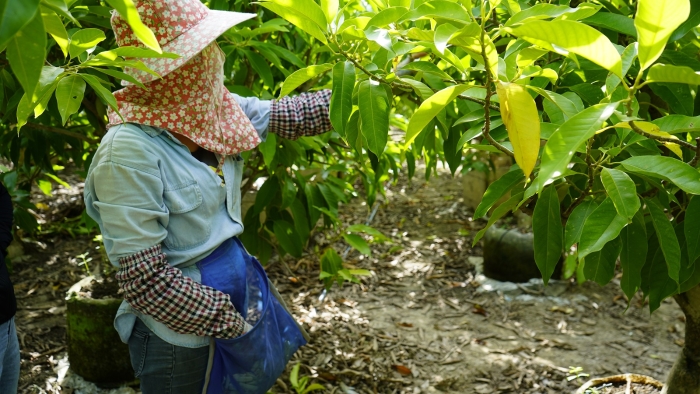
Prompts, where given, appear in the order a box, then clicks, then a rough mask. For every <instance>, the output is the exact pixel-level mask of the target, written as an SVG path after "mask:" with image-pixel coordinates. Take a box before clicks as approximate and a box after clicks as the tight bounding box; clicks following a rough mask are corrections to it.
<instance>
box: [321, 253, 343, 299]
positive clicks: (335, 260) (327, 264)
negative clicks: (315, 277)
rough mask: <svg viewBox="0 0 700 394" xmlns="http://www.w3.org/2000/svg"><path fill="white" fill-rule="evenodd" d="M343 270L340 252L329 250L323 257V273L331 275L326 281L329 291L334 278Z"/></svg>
mask: <svg viewBox="0 0 700 394" xmlns="http://www.w3.org/2000/svg"><path fill="white" fill-rule="evenodd" d="M341 269H343V259H342V258H340V256H339V255H338V252H336V251H335V249H333V248H327V249H326V250H325V251H324V252H323V255H322V256H321V273H324V272H327V273H329V274H330V275H331V277H329V278H321V279H324V282H325V285H326V289H329V288H330V287H331V285H333V277H334V276H335V275H337V274H338V271H340V270H341Z"/></svg>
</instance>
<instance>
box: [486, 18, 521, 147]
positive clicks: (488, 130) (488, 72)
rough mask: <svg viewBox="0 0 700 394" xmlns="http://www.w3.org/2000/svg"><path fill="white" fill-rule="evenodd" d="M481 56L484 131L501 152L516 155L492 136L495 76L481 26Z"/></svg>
mask: <svg viewBox="0 0 700 394" xmlns="http://www.w3.org/2000/svg"><path fill="white" fill-rule="evenodd" d="M481 57H483V58H484V68H485V69H486V99H485V100H484V103H483V105H484V128H483V129H482V132H483V134H484V137H486V139H487V140H488V141H489V143H490V144H491V145H493V146H495V147H496V148H498V150H500V151H501V152H503V153H505V154H506V155H508V156H510V157H515V155H514V154H513V152H511V151H509V150H508V148H506V147H505V146H503V145H501V144H499V143H498V141H496V140H495V139H493V137H491V96H492V95H493V76H492V75H491V67H489V59H488V57H487V56H486V30H484V27H483V26H482V27H481Z"/></svg>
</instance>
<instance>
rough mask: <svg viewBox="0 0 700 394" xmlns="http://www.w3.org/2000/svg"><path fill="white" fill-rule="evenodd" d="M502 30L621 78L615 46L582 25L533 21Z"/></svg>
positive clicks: (619, 59) (565, 22) (619, 61)
mask: <svg viewBox="0 0 700 394" xmlns="http://www.w3.org/2000/svg"><path fill="white" fill-rule="evenodd" d="M505 30H506V31H508V32H509V33H511V34H513V35H515V36H517V37H520V38H523V39H525V40H527V41H529V42H531V43H533V44H535V45H537V46H540V47H542V48H545V49H547V50H550V51H554V52H557V50H556V49H555V46H556V47H558V48H560V49H559V51H561V49H564V50H565V51H568V52H571V53H575V54H576V55H579V56H582V57H585V58H586V59H588V60H590V61H592V62H593V63H595V64H597V65H599V66H601V67H603V68H605V69H607V70H610V71H611V72H612V73H613V74H615V75H617V76H620V77H622V59H621V58H620V54H619V53H618V52H617V49H615V46H614V45H613V44H612V42H610V40H609V39H608V38H607V37H606V36H604V35H603V33H601V32H599V31H598V30H596V29H594V28H592V27H590V26H586V25H584V24H583V23H579V22H574V21H568V20H556V21H551V22H546V21H537V20H536V21H530V22H527V23H525V24H523V25H522V26H519V27H516V28H510V27H507V28H505ZM564 54H567V53H564Z"/></svg>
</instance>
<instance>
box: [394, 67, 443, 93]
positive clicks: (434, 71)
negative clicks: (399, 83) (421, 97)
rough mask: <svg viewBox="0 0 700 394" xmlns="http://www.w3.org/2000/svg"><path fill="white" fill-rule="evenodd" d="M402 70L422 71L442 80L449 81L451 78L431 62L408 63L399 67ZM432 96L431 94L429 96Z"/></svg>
mask: <svg viewBox="0 0 700 394" xmlns="http://www.w3.org/2000/svg"><path fill="white" fill-rule="evenodd" d="M401 69H402V70H416V71H423V72H426V73H432V74H435V75H437V76H439V77H440V78H442V79H446V80H451V79H452V77H451V76H450V75H449V74H447V73H446V72H444V71H443V70H441V69H440V67H438V66H437V65H436V64H435V63H431V62H426V61H417V62H410V63H408V64H406V65H404V66H403V67H401ZM431 96H432V94H431Z"/></svg>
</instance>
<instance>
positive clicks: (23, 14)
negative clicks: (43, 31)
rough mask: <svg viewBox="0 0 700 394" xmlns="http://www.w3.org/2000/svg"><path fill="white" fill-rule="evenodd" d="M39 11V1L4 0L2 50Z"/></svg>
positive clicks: (0, 23) (0, 26) (0, 31)
mask: <svg viewBox="0 0 700 394" xmlns="http://www.w3.org/2000/svg"><path fill="white" fill-rule="evenodd" d="M38 10H39V0H3V1H2V2H0V48H4V47H5V45H7V44H8V43H9V41H10V39H11V38H12V36H14V35H15V34H16V33H17V32H19V31H20V30H22V28H23V27H25V26H26V25H27V24H29V22H31V21H32V20H33V19H34V17H35V15H36V14H37V11H38Z"/></svg>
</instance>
